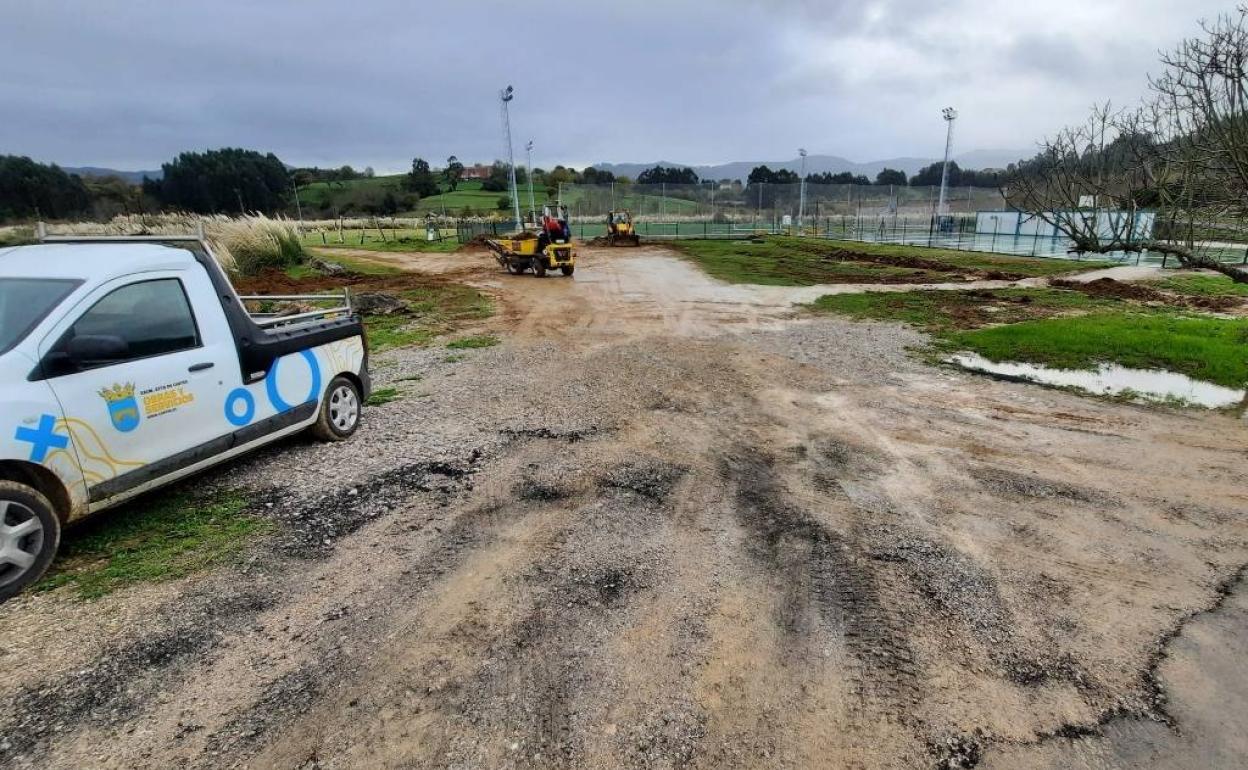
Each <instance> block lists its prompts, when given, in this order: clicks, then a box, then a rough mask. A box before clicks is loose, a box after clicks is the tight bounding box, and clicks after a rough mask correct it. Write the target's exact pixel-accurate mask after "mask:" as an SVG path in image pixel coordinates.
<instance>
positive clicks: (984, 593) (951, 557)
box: [864, 526, 1092, 690]
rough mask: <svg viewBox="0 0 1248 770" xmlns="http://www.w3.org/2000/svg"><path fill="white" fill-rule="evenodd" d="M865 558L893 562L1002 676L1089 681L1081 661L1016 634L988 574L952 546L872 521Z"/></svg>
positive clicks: (1033, 682) (1016, 680) (1032, 683)
mask: <svg viewBox="0 0 1248 770" xmlns="http://www.w3.org/2000/svg"><path fill="white" fill-rule="evenodd" d="M864 539H865V540H869V541H870V542H871V545H870V546H869V547H868V550H867V552H868V554H869V556H870V558H872V559H874V560H876V561H881V562H886V563H893V564H897V565H898V566H900V567H901V569H902V571H903V572H904V573H905V575H906V576H907V578H908V579H909V581H910V582H911V584H912V585H913V586H914V592H913V593H914V595H916V596H921V597H923V598H924V599H925V600H926V601H927V602H928V605H929V607H930V610H931V612H932V613H933V614H934V615H935V616H936V617H939V618H943V619H944V622H946V623H956V624H958V625H960V626H961V627H962V628H963V629H964V631H965V633H966V635H967V638H968V639H969V640H971V641H973V642H975V643H976V644H978V645H980V646H982V648H983V649H984V650H986V652H987V656H988V660H989V661H990V662H991V664H992V666H993V667H994V668H995V669H996V670H997V672H998V673H999V674H1000V675H1001V676H1002V677H1003V678H1004V679H1006V680H1008V681H1010V682H1012V683H1013V684H1016V685H1018V686H1020V687H1038V686H1041V685H1045V684H1049V683H1052V682H1069V683H1071V684H1074V685H1075V686H1076V687H1077V688H1079V689H1080V690H1089V689H1091V687H1092V685H1091V683H1090V682H1089V679H1088V677H1087V674H1086V673H1085V672H1084V669H1083V668H1082V666H1080V665H1079V664H1078V662H1077V661H1075V660H1074V659H1073V658H1072V657H1070V656H1069V655H1065V654H1058V653H1054V652H1051V651H1050V650H1049V649H1048V647H1051V645H1046V648H1045V649H1040V650H1038V649H1036V645H1035V644H1034V643H1029V642H1027V641H1026V640H1024V639H1022V638H1020V636H1019V634H1018V621H1017V619H1016V618H1015V617H1014V615H1013V613H1012V612H1011V611H1010V609H1009V608H1008V606H1007V605H1006V602H1005V600H1004V599H1003V598H1002V596H1001V591H1000V587H999V585H998V581H997V579H996V577H995V576H994V575H993V573H992V572H991V571H990V570H989V569H987V568H985V567H984V566H983V565H981V564H979V563H977V562H976V561H975V560H974V559H972V558H971V557H970V556H967V555H966V554H964V553H962V552H960V551H958V550H957V549H956V548H954V547H952V546H950V545H948V544H945V543H940V542H937V541H935V540H931V539H928V538H924V537H921V536H919V535H917V534H914V533H910V532H904V531H898V530H897V529H895V528H892V527H884V526H877V527H874V528H872V529H870V530H868V532H867V533H866V534H865V535H864Z"/></svg>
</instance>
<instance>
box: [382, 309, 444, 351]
mask: <svg viewBox="0 0 1248 770" xmlns="http://www.w3.org/2000/svg"><path fill="white" fill-rule="evenodd" d="M364 326H365V327H366V328H367V330H368V344H369V346H370V347H371V348H372V349H373V350H374V351H381V350H387V349H389V348H404V347H408V346H410V345H428V344H429V341H430V340H432V339H433V337H434V336H435V333H434V331H433V330H431V329H428V328H426V327H424V326H421V325H420V324H418V323H415V322H414V321H413V320H412V319H411V318H408V317H407V316H403V315H376V316H368V317H366V318H365V319H364Z"/></svg>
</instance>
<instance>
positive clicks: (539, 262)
mask: <svg viewBox="0 0 1248 770" xmlns="http://www.w3.org/2000/svg"><path fill="white" fill-rule="evenodd" d="M533 274H534V275H536V276H537V277H538V278H545V277H546V260H544V259H535V260H533Z"/></svg>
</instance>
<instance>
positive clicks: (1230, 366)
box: [946, 312, 1248, 388]
mask: <svg viewBox="0 0 1248 770" xmlns="http://www.w3.org/2000/svg"><path fill="white" fill-rule="evenodd" d="M946 339H947V340H948V342H949V344H950V345H952V346H954V347H957V348H960V349H965V350H973V351H974V352H976V353H979V354H980V355H981V356H983V357H985V358H987V359H989V360H992V361H1025V362H1028V363H1033V364H1045V365H1047V366H1054V367H1059V368H1064V369H1089V368H1092V367H1094V366H1096V365H1097V364H1100V363H1115V364H1120V365H1122V366H1129V367H1134V368H1137V369H1164V370H1166V371H1170V372H1177V373H1179V374H1186V375H1187V376H1189V377H1192V378H1194V379H1197V380H1204V381H1206V382H1212V383H1216V384H1218V385H1223V386H1225V387H1228V388H1242V387H1244V385H1245V384H1248V320H1242V319H1237V320H1228V319H1225V318H1209V317H1197V316H1180V315H1177V314H1172V313H1131V312H1125V313H1123V312H1120V313H1094V314H1091V315H1085V316H1079V317H1073V318H1051V319H1047V320H1041V321H1025V322H1023V323H1017V324H1009V325H1006V326H994V327H990V328H985V329H977V330H974V331H964V332H954V333H951V334H949V335H947V336H946Z"/></svg>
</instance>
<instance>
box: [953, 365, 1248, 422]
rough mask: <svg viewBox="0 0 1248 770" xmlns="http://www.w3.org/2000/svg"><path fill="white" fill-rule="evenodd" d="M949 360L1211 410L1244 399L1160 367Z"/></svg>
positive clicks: (1048, 382)
mask: <svg viewBox="0 0 1248 770" xmlns="http://www.w3.org/2000/svg"><path fill="white" fill-rule="evenodd" d="M946 360H947V361H949V362H950V363H954V364H957V365H958V366H961V367H962V368H963V369H969V370H971V371H974V372H985V373H987V374H999V375H1002V376H1005V377H1018V378H1020V379H1024V380H1030V381H1032V382H1037V383H1041V384H1043V385H1060V386H1065V387H1075V388H1081V389H1083V390H1086V391H1088V392H1090V393H1101V394H1105V395H1117V394H1119V393H1123V392H1126V391H1130V392H1132V393H1138V394H1140V395H1141V396H1143V397H1144V398H1148V399H1153V400H1159V401H1164V400H1170V399H1181V400H1183V401H1185V402H1187V403H1189V404H1197V405H1199V406H1204V407H1208V408H1210V409H1219V408H1221V407H1225V406H1234V405H1235V404H1239V403H1242V402H1243V401H1244V399H1245V392H1244V391H1243V390H1236V389H1234V388H1226V387H1223V386H1221V385H1214V384H1213V383H1211V382H1203V381H1201V380H1193V379H1192V378H1191V377H1188V376H1187V375H1183V374H1175V373H1174V372H1167V371H1163V370H1160V369H1130V368H1127V367H1125V366H1118V365H1117V364H1101V365H1100V366H1098V367H1097V368H1096V369H1091V370H1084V369H1051V368H1049V367H1047V366H1041V365H1038V364H1023V363H1010V362H1001V363H998V362H996V361H989V360H988V359H986V358H984V357H983V356H980V355H977V354H975V353H958V354H957V355H953V356H950V357H949V358H947V359H946Z"/></svg>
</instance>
